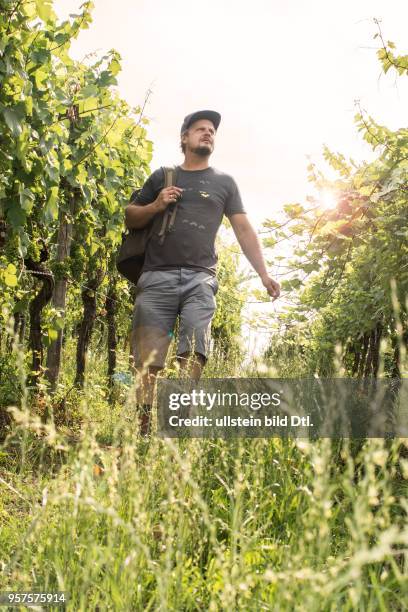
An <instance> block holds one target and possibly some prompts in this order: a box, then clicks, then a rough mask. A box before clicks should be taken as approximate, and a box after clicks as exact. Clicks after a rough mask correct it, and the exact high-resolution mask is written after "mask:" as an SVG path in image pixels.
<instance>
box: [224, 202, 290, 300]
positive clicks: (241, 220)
mask: <svg viewBox="0 0 408 612" xmlns="http://www.w3.org/2000/svg"><path fill="white" fill-rule="evenodd" d="M230 222H231V225H232V229H233V230H234V233H235V236H236V237H237V240H238V242H239V245H240V247H241V249H242V251H243V253H244V255H245V257H246V258H247V259H248V261H249V263H250V264H251V266H252V267H253V269H254V270H255V272H257V273H258V274H259V276H260V277H261V281H262V284H263V286H264V287H265V289H266V290H267V292H268V293H269V295H270V296H271V297H273V298H274V299H276V298H277V297H279V295H280V285H279V283H277V282H276V281H275V280H273V278H271V277H270V276H269V274H268V271H267V269H266V265H265V260H264V258H263V255H262V250H261V245H260V243H259V240H258V236H257V235H256V232H255V230H254V228H253V227H252V225H251V224H250V222H249V221H248V218H247V216H246V215H245V214H244V213H236V214H235V215H232V216H231V217H230Z"/></svg>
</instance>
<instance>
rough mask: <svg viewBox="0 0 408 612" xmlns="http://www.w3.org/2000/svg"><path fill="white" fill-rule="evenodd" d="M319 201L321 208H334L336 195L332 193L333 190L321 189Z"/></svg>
mask: <svg viewBox="0 0 408 612" xmlns="http://www.w3.org/2000/svg"><path fill="white" fill-rule="evenodd" d="M319 202H320V204H321V205H322V207H323V208H327V209H331V208H336V206H337V197H336V195H335V194H334V193H333V191H330V190H329V189H323V191H321V192H320V197H319Z"/></svg>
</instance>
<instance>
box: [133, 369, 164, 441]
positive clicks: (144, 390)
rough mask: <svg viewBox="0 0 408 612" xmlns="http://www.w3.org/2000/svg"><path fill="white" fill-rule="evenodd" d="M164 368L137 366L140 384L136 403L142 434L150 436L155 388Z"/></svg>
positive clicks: (137, 389)
mask: <svg viewBox="0 0 408 612" xmlns="http://www.w3.org/2000/svg"><path fill="white" fill-rule="evenodd" d="M162 369H163V368H160V367H157V366H148V367H147V368H137V372H138V374H139V378H140V379H139V381H138V382H139V384H138V386H137V388H136V404H137V406H138V411H139V425H140V433H141V435H142V436H148V435H149V434H150V429H151V417H152V415H151V412H152V405H153V399H154V390H155V385H156V379H157V375H158V373H159V372H160V371H161V370H162Z"/></svg>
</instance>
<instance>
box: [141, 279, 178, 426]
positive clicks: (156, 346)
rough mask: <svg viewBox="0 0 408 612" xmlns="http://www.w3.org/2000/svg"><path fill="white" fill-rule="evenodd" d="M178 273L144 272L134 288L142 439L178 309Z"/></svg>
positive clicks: (149, 419) (149, 418) (149, 421)
mask: <svg viewBox="0 0 408 612" xmlns="http://www.w3.org/2000/svg"><path fill="white" fill-rule="evenodd" d="M178 276H179V275H178V273H177V272H176V271H148V272H145V273H144V274H142V276H141V277H140V280H139V283H138V285H137V295H136V301H135V308H134V313H133V331H132V352H133V356H134V365H135V368H136V370H137V372H138V373H139V380H138V386H137V390H136V402H137V407H138V412H139V419H140V430H141V433H142V435H148V433H149V431H150V423H151V409H152V404H153V397H154V388H155V383H156V378H157V374H158V373H159V372H160V370H162V369H163V368H164V364H165V360H166V355H167V350H168V347H169V345H170V342H171V339H172V337H173V329H174V324H175V321H176V318H177V313H178V307H179V292H178V281H179V278H178Z"/></svg>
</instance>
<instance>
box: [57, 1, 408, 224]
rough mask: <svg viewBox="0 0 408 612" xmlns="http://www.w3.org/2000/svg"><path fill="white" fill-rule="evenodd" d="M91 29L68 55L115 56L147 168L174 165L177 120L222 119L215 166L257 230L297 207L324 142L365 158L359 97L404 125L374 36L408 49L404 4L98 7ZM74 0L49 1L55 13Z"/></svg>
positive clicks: (396, 85)
mask: <svg viewBox="0 0 408 612" xmlns="http://www.w3.org/2000/svg"><path fill="white" fill-rule="evenodd" d="M94 1H95V9H94V12H93V23H92V24H91V26H90V28H89V29H88V30H84V32H82V33H81V35H80V37H79V39H78V40H77V41H74V44H73V47H72V55H73V56H74V57H75V58H77V59H82V58H83V57H84V56H85V55H86V54H87V53H90V52H92V51H96V52H98V53H101V54H102V53H103V52H106V51H108V50H109V49H111V48H115V49H117V50H118V51H119V53H120V54H121V56H122V68H123V69H122V72H121V73H120V74H119V77H118V80H119V91H120V93H121V95H122V97H124V98H125V99H126V100H127V101H128V102H129V103H130V104H131V105H132V106H137V105H141V104H142V103H143V100H144V98H145V96H146V92H147V91H148V90H149V89H150V90H151V91H152V93H151V95H150V98H149V102H148V105H147V109H146V114H147V116H148V117H149V118H150V120H151V123H150V126H148V136H149V138H150V139H151V140H152V141H153V143H154V157H153V161H152V169H154V168H156V167H158V166H161V165H168V164H173V163H180V162H181V160H182V159H181V153H180V151H179V131H180V126H181V123H182V120H183V117H184V116H185V115H187V114H189V113H190V112H193V111H195V110H200V109H205V108H209V109H215V110H217V111H219V112H220V113H221V115H222V120H221V125H220V128H219V130H218V134H217V142H216V149H215V152H214V154H213V156H212V158H211V164H212V165H213V166H215V167H217V168H219V169H220V170H223V171H225V172H228V173H230V174H232V175H233V176H234V178H235V179H236V181H237V183H238V185H239V188H240V191H241V194H242V198H243V201H244V204H245V206H246V208H247V211H248V214H249V216H250V218H251V220H252V221H253V222H254V224H255V225H259V224H260V223H261V221H262V220H263V219H264V218H266V217H268V216H273V215H274V214H276V212H277V211H278V210H279V209H280V208H281V207H282V205H283V204H285V203H289V202H297V201H304V200H305V196H306V195H307V194H308V193H311V190H312V187H311V185H310V184H309V183H308V182H307V171H306V167H307V165H308V163H309V162H308V156H310V157H311V159H313V160H315V161H319V160H321V151H322V147H323V145H324V144H327V145H328V146H329V147H330V148H332V149H333V150H335V151H340V152H342V153H344V154H345V155H346V156H351V157H353V158H354V159H357V160H360V159H365V158H368V157H369V156H370V148H369V146H368V145H367V144H365V143H363V142H362V140H361V137H360V135H359V134H358V132H357V130H356V128H355V126H354V124H353V117H354V115H355V113H356V109H355V105H354V103H355V100H356V99H359V100H360V102H361V105H362V107H363V108H365V109H366V110H367V111H368V112H369V113H370V114H371V115H372V116H373V117H375V118H376V119H377V120H378V121H379V122H383V123H385V124H386V125H387V126H389V127H391V128H397V127H399V126H401V125H406V120H407V104H406V101H407V94H408V79H405V81H407V82H404V79H398V80H396V79H395V76H394V75H392V74H390V75H387V76H386V77H385V76H384V75H382V76H381V70H380V65H379V63H378V61H377V58H376V53H375V49H376V47H377V46H378V42H377V41H376V40H373V36H374V34H375V33H376V31H377V28H376V26H375V24H374V22H373V18H374V17H377V18H380V19H381V20H382V30H383V33H384V36H385V38H386V39H390V40H392V41H394V42H395V43H396V44H397V47H398V46H399V48H400V51H401V53H403V52H407V51H408V49H407V47H408V45H405V46H404V43H405V42H406V36H405V35H406V30H407V27H406V24H407V23H408V2H406V0H388V1H387V2H385V0H381V2H379V1H377V0H343V1H341V2H340V1H337V2H334V1H333V0H332V1H331V2H327V0H308V1H306V0H252V1H251V2H245V1H242V0H234V1H233V0H206V2H205V3H201V2H200V3H199V2H193V1H192V0H172V1H171V2H169V1H168V0H115V1H114V2H112V1H111V0H94ZM80 4H81V2H80V1H78V0H57V1H56V2H55V3H54V6H55V10H56V11H57V14H58V15H59V16H60V17H63V18H66V17H67V15H68V14H69V13H72V12H74V13H75V12H77V11H78V8H79V6H80Z"/></svg>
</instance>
